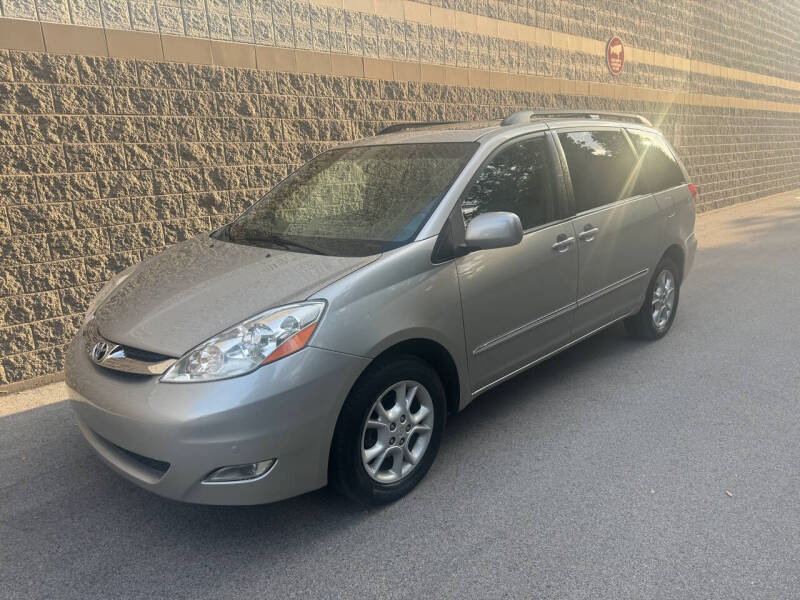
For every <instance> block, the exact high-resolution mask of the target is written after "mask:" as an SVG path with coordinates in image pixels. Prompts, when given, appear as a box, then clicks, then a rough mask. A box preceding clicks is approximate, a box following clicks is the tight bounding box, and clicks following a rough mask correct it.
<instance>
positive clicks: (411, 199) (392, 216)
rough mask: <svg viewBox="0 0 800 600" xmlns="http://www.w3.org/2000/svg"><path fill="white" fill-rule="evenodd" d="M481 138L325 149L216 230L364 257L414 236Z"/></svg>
mask: <svg viewBox="0 0 800 600" xmlns="http://www.w3.org/2000/svg"><path fill="white" fill-rule="evenodd" d="M476 148H477V144H476V143H473V142H468V143H437V144H393V145H386V146H356V147H351V148H337V149H334V150H329V151H328V152H325V153H323V154H320V155H319V156H317V157H316V158H314V159H313V160H311V161H310V162H308V163H306V164H305V165H303V166H302V167H301V168H300V169H298V170H297V171H295V172H294V173H292V174H291V175H290V176H289V177H287V178H286V179H285V180H284V181H282V182H281V183H280V184H278V185H277V186H276V187H274V188H273V189H272V190H270V191H269V192H267V193H266V195H264V196H263V197H262V198H261V199H260V200H258V201H257V202H256V203H255V204H254V205H253V206H251V207H250V208H249V209H248V210H247V211H245V212H244V213H243V214H242V215H241V216H240V217H239V218H237V219H236V220H235V221H233V222H232V223H230V224H229V225H226V226H225V227H223V228H222V229H220V230H219V231H217V232H216V233H215V234H214V236H215V237H217V238H218V239H222V240H225V241H229V242H234V243H239V244H251V245H258V246H264V247H267V248H282V249H287V250H292V251H298V252H310V253H314V254H331V255H337V256H367V255H369V254H377V253H380V252H385V251H386V250H391V249H392V248H397V247H398V246H402V245H404V244H407V243H408V242H410V241H411V240H413V239H414V236H416V235H417V233H418V232H419V230H420V229H421V228H422V226H423V225H424V224H425V221H427V219H428V217H429V216H430V215H431V213H432V212H433V210H434V209H435V208H436V205H437V204H438V203H439V201H440V200H441V199H442V197H443V196H444V194H445V192H447V190H448V188H449V187H450V184H451V183H452V182H453V180H454V179H455V178H456V176H457V175H458V174H459V173H460V172H461V169H463V168H464V165H465V164H466V163H467V161H468V160H469V158H470V156H472V154H473V152H474V151H475V149H476Z"/></svg>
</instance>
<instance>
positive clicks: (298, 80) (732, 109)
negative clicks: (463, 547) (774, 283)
mask: <svg viewBox="0 0 800 600" xmlns="http://www.w3.org/2000/svg"><path fill="white" fill-rule="evenodd" d="M0 11H2V14H1V15H0V255H1V256H2V261H1V262H0V385H2V386H6V387H8V386H10V385H16V386H18V385H20V384H21V383H23V382H31V381H38V380H41V378H42V377H52V376H56V375H57V374H58V372H59V371H60V369H61V368H62V364H63V353H64V349H65V344H66V343H67V341H68V340H69V339H70V337H71V336H73V335H74V334H75V332H76V330H77V328H78V327H79V325H80V321H81V317H82V313H83V311H84V310H85V307H86V304H87V303H88V301H89V299H90V298H91V297H92V295H93V294H94V293H95V292H96V291H97V290H98V289H99V287H100V286H101V285H102V283H103V282H104V281H106V280H107V279H108V278H109V277H110V276H111V275H112V274H113V273H114V272H117V271H119V270H121V269H123V268H124V267H126V266H127V265H129V264H132V263H135V262H138V261H140V260H142V259H143V258H144V257H146V256H148V255H149V254H152V253H156V252H159V251H160V250H162V249H163V248H164V247H165V246H166V245H169V244H173V243H176V242H179V241H181V240H184V239H187V238H188V237H190V236H193V235H197V234H200V233H203V232H206V231H209V230H211V229H213V228H216V227H217V226H219V225H221V224H223V223H225V222H227V221H228V220H230V219H231V218H232V217H233V216H235V215H236V214H238V213H239V212H241V211H242V210H243V209H244V208H245V207H247V206H249V204H250V203H252V202H253V201H254V200H255V199H257V198H258V197H259V196H260V195H261V194H262V193H263V192H264V191H265V190H266V189H268V188H269V187H270V186H271V185H273V184H274V183H275V182H277V181H279V180H280V179H281V178H282V177H284V176H285V175H286V174H287V173H288V172H290V171H291V170H292V169H294V168H296V167H297V166H298V165H300V164H302V162H303V161H305V160H307V159H308V158H310V157H311V156H313V155H315V154H317V153H318V152H320V151H322V150H324V149H326V148H329V147H331V146H333V145H336V144H337V143H339V142H341V141H345V140H350V139H355V138H359V137H363V136H367V135H371V134H373V133H374V132H375V131H377V130H378V129H379V128H381V127H383V126H385V125H387V124H389V123H393V122H397V121H416V120H462V119H463V120H466V119H485V118H494V117H498V116H502V115H505V114H508V113H510V112H513V111H514V110H518V109H523V108H530V107H545V108H547V107H551V108H594V109H613V110H624V111H630V112H638V113H641V114H644V115H645V116H647V117H648V118H650V119H651V120H652V121H654V122H655V123H658V124H660V126H661V127H662V129H663V130H664V131H665V133H666V134H667V135H668V137H670V138H671V139H672V140H673V143H674V144H675V145H676V147H677V148H678V151H679V152H680V154H681V155H682V156H683V158H684V160H685V162H686V164H687V167H688V169H689V171H690V173H691V176H692V178H693V181H694V183H695V184H696V185H697V186H698V188H699V189H700V192H701V196H700V205H699V208H700V209H701V210H705V209H708V208H715V207H719V206H724V205H727V204H730V203H733V202H738V201H746V200H750V199H753V198H757V197H759V196H763V195H767V194H771V193H776V192H780V191H784V190H788V189H795V188H800V101H799V100H798V96H800V73H798V72H797V69H796V66H795V65H796V64H797V59H798V58H800V48H798V44H797V43H795V42H793V41H792V39H793V38H792V37H791V36H787V35H785V34H786V33H787V32H789V31H791V30H792V27H793V26H794V24H796V23H797V22H798V17H799V16H800V14H798V12H800V11H798V9H797V8H796V7H795V6H794V5H793V3H792V2H770V3H767V4H764V3H757V2H746V1H743V2H740V3H736V5H735V6H728V5H725V6H723V5H722V3H720V4H717V3H714V5H713V6H709V5H708V3H699V2H691V1H689V0H676V1H674V2H668V3H665V2H656V1H649V2H637V3H631V2H622V1H620V2H616V1H610V2H604V3H580V2H566V1H557V0H547V1H544V0H542V1H538V0H537V1H534V0H530V1H527V2H517V3H506V2H499V1H495V0H485V1H480V0H476V1H466V0H465V1H453V2H449V1H438V2H431V3H425V2H408V1H406V2H400V1H397V0H374V1H372V0H325V1H322V0H319V1H317V2H313V3H307V2H305V3H300V2H288V1H283V0H280V1H279V0H273V1H271V2H270V1H265V2H258V1H256V0H252V1H248V0H241V1H234V0H231V1H230V2H228V1H222V0H219V1H217V0H214V1H213V2H212V1H211V0H206V1H197V0H183V1H182V2H178V1H175V2H168V1H162V0H158V1H157V2H156V1H151V2H143V1H142V2H134V1H130V2H110V1H107V0H100V1H88V0H81V1H77V0H58V1H50V0H0ZM612 33H614V34H618V35H620V36H621V37H622V38H623V40H624V41H625V43H626V56H627V57H628V60H627V62H626V65H625V70H624V72H623V73H622V75H620V76H618V77H614V76H612V75H611V74H610V73H609V72H608V70H607V69H606V66H605V62H604V61H605V58H604V56H605V54H604V51H605V48H604V45H605V40H606V39H607V38H608V37H610V35H611V34H612Z"/></svg>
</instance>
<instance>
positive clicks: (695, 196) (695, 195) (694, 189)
mask: <svg viewBox="0 0 800 600" xmlns="http://www.w3.org/2000/svg"><path fill="white" fill-rule="evenodd" d="M689 191H690V192H691V193H692V200H697V188H696V187H694V184H693V183H690V184H689Z"/></svg>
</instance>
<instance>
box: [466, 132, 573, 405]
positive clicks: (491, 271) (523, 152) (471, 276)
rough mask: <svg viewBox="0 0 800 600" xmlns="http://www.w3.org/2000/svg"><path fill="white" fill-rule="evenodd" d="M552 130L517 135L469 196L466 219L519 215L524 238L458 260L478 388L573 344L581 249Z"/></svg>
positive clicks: (471, 361)
mask: <svg viewBox="0 0 800 600" xmlns="http://www.w3.org/2000/svg"><path fill="white" fill-rule="evenodd" d="M554 156H555V153H554V145H553V142H552V141H551V139H550V138H549V137H548V136H547V135H545V134H539V135H536V136H533V137H526V138H524V139H522V140H519V141H512V142H509V143H508V144H506V145H505V146H503V147H501V148H500V149H499V150H498V151H497V152H495V154H494V155H493V156H492V157H491V158H490V159H489V160H488V161H487V163H486V164H485V165H484V166H483V167H482V169H481V171H480V172H479V174H478V176H477V177H476V179H475V181H474V183H473V184H472V186H471V187H470V188H469V189H468V190H467V192H466V194H465V196H464V197H463V199H462V203H461V208H462V211H463V214H464V220H465V221H466V222H469V220H470V219H472V218H473V217H475V216H476V215H478V214H481V213H485V212H494V211H508V212H513V213H515V214H517V215H518V216H519V218H520V221H521V222H522V227H523V230H524V234H523V238H522V242H521V243H520V244H518V245H516V246H512V247H510V248H499V249H494V250H480V251H476V252H472V253H470V254H468V255H466V256H463V257H461V258H459V259H457V261H456V264H457V268H458V276H459V283H460V286H461V302H462V310H463V315H464V335H465V338H466V344H467V354H468V362H469V369H470V379H471V383H472V390H473V392H478V391H481V390H482V389H483V388H485V387H486V386H488V385H491V384H492V383H494V382H496V381H497V380H499V379H501V378H503V377H504V376H506V375H508V374H510V373H512V372H514V371H515V370H517V369H520V368H522V367H524V366H526V365H527V364H529V363H530V362H532V361H534V360H535V359H536V358H538V357H540V356H543V355H545V354H547V353H548V352H550V351H552V350H554V349H556V348H558V347H560V346H562V345H564V344H565V343H567V341H568V340H569V337H570V329H571V325H572V317H573V312H574V308H575V292H576V282H577V276H578V254H577V252H576V241H575V232H574V230H573V227H572V224H571V222H570V221H569V220H568V219H567V220H565V219H564V217H565V216H566V213H565V210H564V207H563V204H562V203H561V201H560V199H561V195H560V193H559V190H558V187H557V180H556V178H555V176H554V170H553V165H554V164H555V160H554Z"/></svg>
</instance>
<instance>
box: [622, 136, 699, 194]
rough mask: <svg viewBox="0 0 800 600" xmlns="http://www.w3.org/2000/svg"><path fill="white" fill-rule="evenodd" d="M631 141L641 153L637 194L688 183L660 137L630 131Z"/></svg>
mask: <svg viewBox="0 0 800 600" xmlns="http://www.w3.org/2000/svg"><path fill="white" fill-rule="evenodd" d="M628 133H629V134H630V136H631V141H632V142H633V145H634V146H635V147H636V151H637V152H638V153H639V163H640V165H641V166H640V168H639V176H638V178H637V181H636V193H637V194H650V193H653V192H660V191H661V190H666V189H669V188H672V187H675V186H676V185H682V184H684V183H686V180H685V179H684V177H683V171H681V168H680V166H678V161H676V160H675V157H674V156H673V155H672V152H671V151H670V149H669V147H668V146H667V145H666V144H665V143H664V140H662V139H661V138H660V137H659V136H657V135H653V134H651V133H646V132H643V131H634V130H630V131H628Z"/></svg>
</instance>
